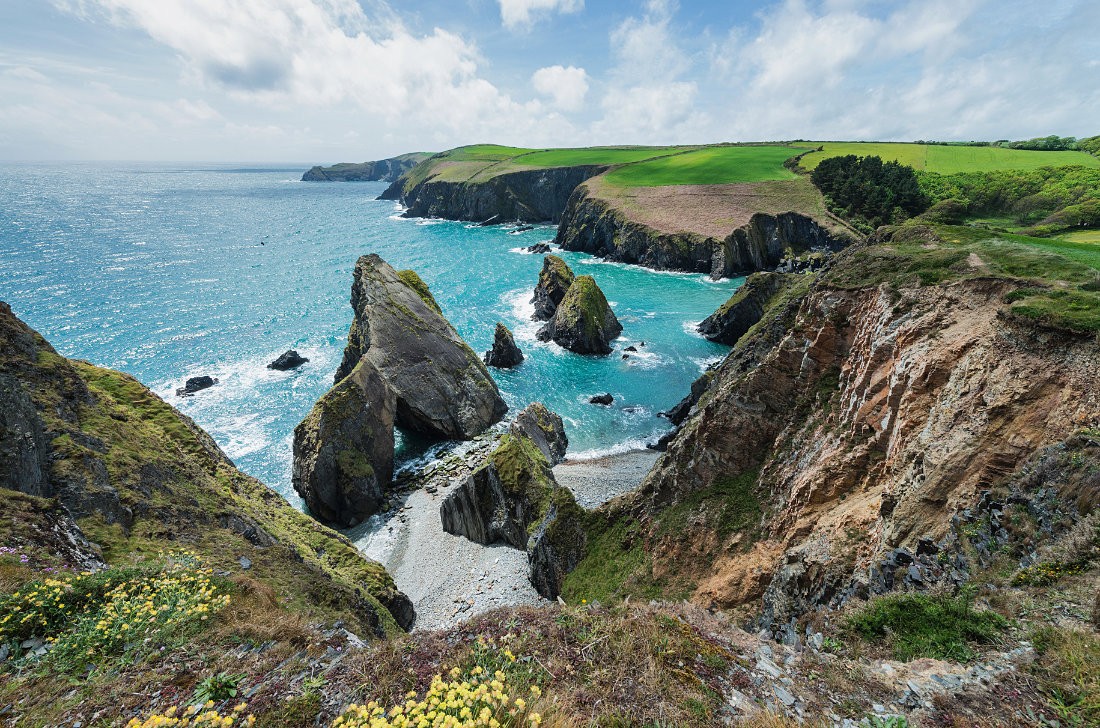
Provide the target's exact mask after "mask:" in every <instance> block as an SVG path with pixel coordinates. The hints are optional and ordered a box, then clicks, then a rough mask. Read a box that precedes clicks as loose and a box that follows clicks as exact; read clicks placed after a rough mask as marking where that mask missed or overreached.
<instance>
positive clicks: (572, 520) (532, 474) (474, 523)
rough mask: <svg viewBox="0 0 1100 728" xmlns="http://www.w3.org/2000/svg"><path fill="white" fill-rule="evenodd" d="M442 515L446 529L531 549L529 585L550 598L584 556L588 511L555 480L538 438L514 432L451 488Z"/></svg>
mask: <svg viewBox="0 0 1100 728" xmlns="http://www.w3.org/2000/svg"><path fill="white" fill-rule="evenodd" d="M439 514H440V518H441V520H442V522H443V530H445V531H447V532H448V533H453V534H456V535H459V536H464V537H466V538H468V539H470V540H471V541H476V542H478V543H484V544H489V543H494V542H497V541H503V542H504V543H507V544H509V545H510V546H513V547H515V548H518V549H523V550H525V551H527V554H528V563H529V565H530V579H531V583H532V584H533V585H534V586H535V588H536V589H537V590H538V592H539V593H540V594H542V596H544V597H546V598H547V599H553V598H554V597H556V596H557V595H558V594H559V593H560V592H561V581H562V579H563V578H564V576H565V574H567V573H568V572H569V571H570V570H572V569H573V568H574V567H575V566H576V565H577V563H579V562H580V560H581V558H583V556H584V550H585V545H586V532H585V528H584V523H585V521H584V519H585V514H584V511H583V510H582V509H581V508H580V506H578V505H577V503H576V500H575V499H574V498H573V494H572V492H570V490H569V489H568V488H563V487H561V486H559V485H558V484H557V483H556V482H555V481H554V474H553V472H552V471H551V469H550V462H549V461H548V460H547V459H546V457H545V456H544V455H543V453H542V451H541V450H540V449H539V447H538V446H537V445H536V444H535V442H534V441H532V440H531V439H530V438H528V437H526V436H525V435H523V434H517V433H516V432H515V431H513V432H512V433H510V434H508V435H505V436H504V437H503V438H501V441H500V445H499V446H498V447H497V448H496V450H494V451H493V453H492V454H491V455H490V456H489V460H488V462H486V464H485V465H484V466H482V467H481V468H480V469H478V470H476V471H475V472H474V473H473V475H471V476H470V477H469V478H467V480H466V481H465V482H463V483H462V484H461V485H460V486H458V487H457V488H455V489H454V490H453V491H451V493H450V494H449V495H448V496H447V498H446V499H445V500H444V501H443V503H442V504H441V505H440V509H439Z"/></svg>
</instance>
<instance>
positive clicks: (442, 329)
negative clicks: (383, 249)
mask: <svg viewBox="0 0 1100 728" xmlns="http://www.w3.org/2000/svg"><path fill="white" fill-rule="evenodd" d="M351 305H352V308H353V309H354V311H355V318H354V319H353V320H352V324H351V329H350V331H349V332H348V344H347V347H346V348H345V349H344V359H343V362H342V363H341V364H340V368H339V369H338V370H337V373H336V381H337V382H339V381H340V380H341V379H343V378H344V377H346V376H347V375H348V374H349V373H350V372H351V371H352V369H353V368H354V367H355V366H356V365H357V364H358V362H359V360H360V359H362V358H364V357H365V358H367V359H369V360H370V362H371V363H372V364H373V365H374V366H375V367H376V368H377V369H378V371H379V373H380V374H381V376H382V378H383V379H384V380H385V381H386V383H387V384H388V385H389V386H390V388H392V389H393V392H394V394H395V395H396V397H397V425H398V426H399V427H402V428H405V429H409V430H412V431H414V432H419V433H421V434H424V435H427V436H429V437H437V438H445V439H469V438H471V437H473V436H474V435H476V434H478V433H479V432H482V431H483V430H485V429H486V428H487V427H489V426H490V425H492V424H493V423H494V422H497V421H499V420H500V419H501V417H503V416H504V413H505V412H506V411H507V409H508V407H507V405H506V404H505V403H504V400H503V399H502V398H501V396H500V391H499V390H498V389H497V385H496V383H495V382H494V381H493V379H492V377H491V376H489V371H488V370H487V369H486V368H485V364H484V363H482V361H481V359H480V358H479V357H478V356H477V354H475V353H474V351H473V350H472V349H470V347H469V346H468V345H467V344H466V342H465V341H463V340H462V338H461V337H459V335H458V333H457V332H456V331H455V329H454V327H453V326H451V324H450V322H448V321H447V319H445V318H443V316H442V314H441V313H440V312H439V306H438V304H437V303H436V302H435V300H434V299H433V298H432V295H431V293H430V292H429V291H428V287H427V286H426V285H424V283H423V281H421V280H420V278H419V277H418V276H416V274H415V273H413V272H412V271H402V272H401V273H398V271H395V270H394V269H393V268H392V267H390V266H389V265H388V264H387V263H386V262H385V261H384V260H382V259H381V258H380V257H378V256H377V255H374V254H371V255H364V256H363V257H361V258H360V259H359V261H358V262H357V263H356V266H355V280H354V283H353V285H352V292H351Z"/></svg>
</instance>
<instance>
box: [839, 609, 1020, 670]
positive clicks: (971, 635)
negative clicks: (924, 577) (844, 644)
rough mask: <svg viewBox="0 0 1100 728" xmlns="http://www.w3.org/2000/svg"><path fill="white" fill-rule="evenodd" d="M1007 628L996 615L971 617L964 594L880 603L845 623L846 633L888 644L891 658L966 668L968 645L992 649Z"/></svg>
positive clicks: (979, 613) (985, 612) (970, 655)
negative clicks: (951, 662) (929, 660)
mask: <svg viewBox="0 0 1100 728" xmlns="http://www.w3.org/2000/svg"><path fill="white" fill-rule="evenodd" d="M1008 625H1009V623H1008V620H1007V619H1005V618H1004V617H1002V616H1001V615H999V614H997V613H996V612H992V611H989V610H983V611H975V610H974V608H973V605H972V604H971V600H970V598H969V596H968V595H967V594H962V595H960V596H958V597H946V596H941V597H934V596H929V595H926V594H898V595H893V596H886V597H881V598H879V599H876V600H874V601H872V602H871V603H870V604H868V605H867V606H866V607H864V608H863V609H862V610H861V611H859V612H858V613H857V614H855V615H853V616H851V617H849V619H848V628H849V629H851V630H853V631H855V632H856V633H857V634H859V635H860V636H861V637H864V638H865V639H868V640H874V641H879V640H886V641H888V642H889V643H891V644H892V647H893V651H894V657H896V658H897V659H899V660H905V661H909V660H914V659H917V658H919V657H934V658H936V659H940V660H955V661H958V662H966V661H968V660H971V659H973V657H974V650H973V649H972V648H971V646H970V643H972V642H977V643H979V644H994V643H996V642H997V641H998V640H999V639H1000V634H1001V632H1003V631H1004V630H1005V629H1007V628H1008Z"/></svg>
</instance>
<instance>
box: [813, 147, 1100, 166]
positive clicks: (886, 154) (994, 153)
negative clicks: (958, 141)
mask: <svg viewBox="0 0 1100 728" xmlns="http://www.w3.org/2000/svg"><path fill="white" fill-rule="evenodd" d="M821 147H822V151H820V152H812V153H810V154H807V155H806V156H804V157H803V158H802V159H801V166H802V167H803V168H805V169H808V170H812V169H814V168H815V167H817V165H818V164H820V163H821V162H822V161H823V160H825V159H829V158H830V157H842V156H845V155H848V154H855V155H857V156H860V157H867V156H876V157H882V159H884V160H886V161H895V162H900V163H901V164H904V165H907V166H909V167H912V168H913V169H916V170H925V171H928V172H935V173H938V174H954V173H957V172H990V171H996V170H1008V169H1039V168H1041V167H1071V166H1082V167H1100V159H1097V158H1096V157H1093V156H1091V155H1090V154H1088V153H1086V152H1066V151H1062V152H1040V151H1028V150H1022V149H1003V148H1001V147H977V146H962V145H950V146H948V145H942V144H908V143H895V142H825V143H823V144H821Z"/></svg>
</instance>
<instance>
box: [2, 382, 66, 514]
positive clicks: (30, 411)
mask: <svg viewBox="0 0 1100 728" xmlns="http://www.w3.org/2000/svg"><path fill="white" fill-rule="evenodd" d="M46 456H47V449H46V437H45V434H44V431H43V425H42V420H41V418H40V417H39V416H38V412H37V411H36V410H35V407H34V402H32V401H31V398H30V395H29V394H28V393H27V390H26V388H25V387H24V386H23V384H22V383H21V382H20V381H19V380H18V379H16V378H15V377H13V376H11V375H9V374H2V373H0V488H7V489H9V490H18V491H21V492H23V493H27V494H28V495H37V496H46V497H48V496H51V495H53V489H52V488H51V486H50V482H49V478H48V477H47V473H48V472H49V470H48V469H49V463H48V460H47V457H46Z"/></svg>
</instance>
